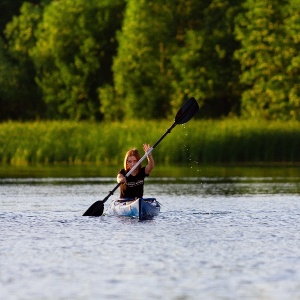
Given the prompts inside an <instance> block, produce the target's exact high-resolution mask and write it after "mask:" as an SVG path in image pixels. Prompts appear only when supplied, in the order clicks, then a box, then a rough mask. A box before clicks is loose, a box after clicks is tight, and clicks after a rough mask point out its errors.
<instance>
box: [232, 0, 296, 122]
mask: <svg viewBox="0 0 300 300" xmlns="http://www.w3.org/2000/svg"><path fill="white" fill-rule="evenodd" d="M297 5H299V3H297V1H293V0H292V1H287V0H286V1H279V0H262V1H254V0H247V1H246V2H245V4H244V9H245V12H244V13H243V14H240V15H239V16H238V17H237V19H236V37H237V39H238V40H240V41H241V49H239V50H237V51H236V57H237V59H239V61H240V63H241V67H242V75H241V82H242V83H243V84H244V85H245V86H246V88H245V91H244V92H243V94H242V114H243V116H246V117H252V118H253V117H255V118H265V119H282V120H287V119H291V118H292V119H297V118H298V119H299V117H300V115H299V112H298V111H299V96H300V95H299V88H298V84H297V83H298V82H299V70H300V69H299V50H300V48H299V46H300V44H299V42H300V41H299V28H300V26H299V24H300V23H299V20H300V19H299V13H298V8H297Z"/></svg>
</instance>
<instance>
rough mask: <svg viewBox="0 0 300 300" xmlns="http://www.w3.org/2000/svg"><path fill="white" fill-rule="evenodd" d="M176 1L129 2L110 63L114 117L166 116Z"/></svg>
mask: <svg viewBox="0 0 300 300" xmlns="http://www.w3.org/2000/svg"><path fill="white" fill-rule="evenodd" d="M178 2H180V1H172V0H163V1H145V0H129V1H128V3H127V8H126V13H125V16H124V22H123V27H122V31H121V32H120V33H119V35H118V41H119V47H118V54H117V57H116V58H115V60H114V63H113V71H114V88H115V93H116V96H115V97H114V99H113V100H114V106H115V107H117V108H119V111H118V112H117V115H120V114H123V117H125V118H145V119H152V118H154V119H157V118H162V117H166V116H167V114H168V112H169V99H170V97H169V95H170V94H171V93H172V87H171V82H172V78H173V74H172V66H171V60H170V58H171V56H172V55H173V51H174V45H175V44H176V33H177V24H176V22H175V19H174V16H175V12H176V9H177V6H178ZM120 110H121V111H120Z"/></svg>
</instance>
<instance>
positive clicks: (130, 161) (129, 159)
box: [126, 156, 137, 169]
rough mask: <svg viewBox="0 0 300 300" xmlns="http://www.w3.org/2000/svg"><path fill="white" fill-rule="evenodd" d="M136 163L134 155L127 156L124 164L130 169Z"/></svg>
mask: <svg viewBox="0 0 300 300" xmlns="http://www.w3.org/2000/svg"><path fill="white" fill-rule="evenodd" d="M136 163H137V159H136V157H135V156H128V157H127V161H126V164H127V168H128V169H132V168H133V167H134V166H135V165H136Z"/></svg>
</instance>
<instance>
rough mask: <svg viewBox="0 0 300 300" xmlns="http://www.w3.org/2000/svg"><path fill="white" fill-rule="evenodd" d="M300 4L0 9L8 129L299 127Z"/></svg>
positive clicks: (227, 0)
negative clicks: (191, 105)
mask: <svg viewBox="0 0 300 300" xmlns="http://www.w3.org/2000/svg"><path fill="white" fill-rule="evenodd" d="M298 6H299V4H298V0H261V1H255V0H242V1H241V0H211V1H207V0H153V1H151V0H101V1H99V0H89V1H86V0H40V1H21V0H19V1H17V0H14V1H9V0H0V14H1V18H0V30H1V35H0V86H1V89H0V105H1V111H0V120H8V119H12V120H14V119H17V120H32V119H73V120H102V119H106V120H122V119H129V118H145V119H160V118H166V117H169V116H170V115H174V112H176V111H177V110H178V107H179V106H180V105H181V104H182V102H183V101H184V100H185V99H187V98H188V97H190V96H194V97H195V98H196V99H197V100H198V102H199V104H200V106H201V113H200V114H199V116H201V117H204V118H218V117H226V116H241V117H252V118H262V119H281V120H288V119H295V120H300V87H299V76H300V51H299V50H300V14H299V12H298V11H299V10H298Z"/></svg>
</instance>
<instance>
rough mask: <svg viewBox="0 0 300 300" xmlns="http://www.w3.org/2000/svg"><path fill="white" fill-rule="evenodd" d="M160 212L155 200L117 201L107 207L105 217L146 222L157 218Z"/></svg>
mask: <svg viewBox="0 0 300 300" xmlns="http://www.w3.org/2000/svg"><path fill="white" fill-rule="evenodd" d="M159 212H160V204H159V202H158V201H157V200H156V199H155V198H137V199H117V200H114V201H113V202H112V203H111V204H110V206H109V207H108V209H107V211H106V212H105V215H116V216H124V217H132V218H138V219H139V220H148V219H152V218H153V217H155V216H157V215H158V213H159Z"/></svg>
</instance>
